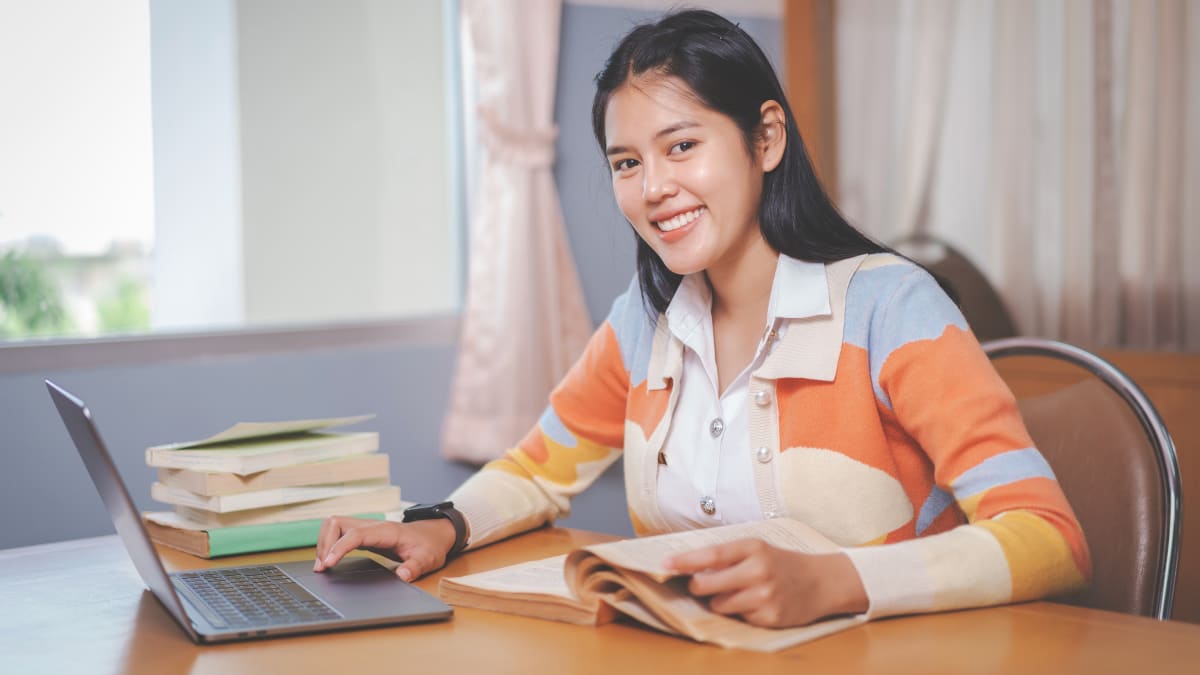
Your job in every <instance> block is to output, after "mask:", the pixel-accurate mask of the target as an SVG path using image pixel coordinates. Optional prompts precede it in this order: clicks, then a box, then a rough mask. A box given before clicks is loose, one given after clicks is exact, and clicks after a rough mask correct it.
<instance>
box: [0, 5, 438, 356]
mask: <svg viewBox="0 0 1200 675" xmlns="http://www.w3.org/2000/svg"><path fill="white" fill-rule="evenodd" d="M450 3H452V0H414V1H410V2H390V1H388V0H309V1H306V2H292V1H291V0H214V1H212V2H200V3H196V2H180V1H178V0H152V1H151V2H149V3H147V2H145V1H144V0H47V1H41V0H39V2H36V3H34V2H29V3H4V4H3V5H0V91H3V92H4V93H5V96H4V98H5V101H6V103H5V105H3V106H0V148H3V149H4V150H3V152H0V340H17V339H23V338H27V337H31V336H54V337H79V336H95V335H107V334H115V333H138V332H145V331H187V332H193V331H203V330H211V329H220V330H227V329H230V328H237V327H244V326H284V325H309V324H319V323H328V322H331V321H332V322H345V321H360V320H378V319H393V318H398V317H408V316H420V315H429V314H441V313H446V312H451V311H454V310H455V309H456V308H457V306H458V303H459V288H458V287H459V276H460V272H459V264H460V262H459V258H460V255H459V248H460V247H459V241H458V239H459V236H460V234H459V232H460V227H459V225H458V223H457V217H456V212H455V210H454V209H453V208H452V205H453V203H454V202H453V201H452V200H453V199H455V198H456V192H455V185H454V183H455V181H454V180H453V176H454V174H455V162H456V160H455V159H454V155H453V153H452V152H451V151H450V148H451V147H452V144H451V138H452V136H451V135H452V133H453V132H454V131H455V129H454V128H453V124H452V122H453V119H454V117H453V115H452V114H450V113H452V112H453V106H452V104H451V105H448V104H447V100H448V97H451V95H452V94H453V93H454V92H456V91H457V86H458V85H457V83H456V79H455V78H453V77H449V75H450V74H451V72H452V70H453V69H452V68H450V67H449V66H450V64H449V61H450V60H451V59H447V58H446V55H447V54H448V53H452V48H453V46H454V43H456V40H457V37H456V36H455V35H454V33H453V31H448V30H447V21H446V16H448V15H450V11H449V10H450V9H453V8H452V7H447V5H448V4H450ZM448 88H449V89H448Z"/></svg>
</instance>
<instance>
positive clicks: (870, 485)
mask: <svg viewBox="0 0 1200 675" xmlns="http://www.w3.org/2000/svg"><path fill="white" fill-rule="evenodd" d="M825 272H826V281H827V286H828V292H829V301H830V302H829V312H828V313H827V314H824V315H821V316H815V317H810V318H805V319H792V320H788V321H787V323H788V325H787V331H786V334H785V335H784V336H783V337H782V338H781V339H780V340H779V342H778V343H777V344H776V345H775V348H774V349H773V350H772V351H771V353H770V354H769V355H768V357H767V358H766V359H764V360H763V362H762V364H761V365H760V366H759V367H758V368H757V369H755V370H754V371H753V372H752V373H751V375H750V400H751V404H750V405H749V410H748V416H749V420H748V426H749V436H750V438H749V441H750V442H749V447H751V448H762V447H766V448H768V449H769V450H768V451H767V452H764V453H761V457H760V453H757V452H756V453H755V455H756V457H755V458H754V459H753V460H751V459H748V461H753V463H754V467H753V473H754V485H755V488H756V491H757V498H758V504H759V506H760V508H761V510H762V513H763V515H764V517H767V518H771V517H777V516H787V517H791V518H795V519H797V520H800V521H803V522H805V523H807V524H808V525H810V526H812V527H813V528H814V529H816V530H817V531H819V532H821V533H822V534H824V535H825V536H826V537H828V538H829V539H831V540H833V541H834V542H835V543H837V544H839V545H840V546H842V547H844V549H843V550H844V551H845V553H846V554H847V555H848V556H849V557H850V559H851V561H852V562H853V564H854V565H855V568H856V569H857V571H858V572H859V575H860V577H861V578H862V582H863V586H864V588H865V590H866V592H867V596H868V600H869V610H868V618H873V617H879V616H886V615H893V614H904V613H912V612H924V611H934V610H948V609H956V608H962V607H975V606H983V605H991V604H1001V603H1006V602H1017V601H1021V600H1029V599H1035V598H1040V597H1044V596H1047V595H1053V594H1058V593H1065V592H1069V591H1072V590H1076V589H1078V588H1080V587H1082V586H1083V585H1084V584H1086V582H1087V580H1088V579H1089V577H1090V575H1091V561H1090V557H1089V552H1088V548H1087V544H1086V542H1085V540H1084V537H1083V532H1082V530H1081V528H1080V526H1079V522H1078V520H1077V519H1076V518H1075V515H1074V513H1073V512H1072V510H1071V507H1070V505H1069V504H1068V503H1067V501H1066V498H1065V497H1064V495H1063V493H1062V490H1061V489H1060V487H1059V485H1058V483H1057V481H1056V480H1055V478H1054V473H1053V471H1052V470H1051V469H1050V467H1049V465H1048V464H1047V463H1046V461H1045V459H1043V458H1042V455H1041V453H1039V452H1038V451H1037V449H1036V448H1035V447H1034V446H1033V442H1032V440H1031V438H1030V437H1029V434H1028V432H1027V431H1026V430H1025V427H1024V424H1023V423H1022V421H1021V417H1020V413H1019V411H1018V410H1017V406H1016V400H1015V398H1014V397H1013V395H1012V393H1011V392H1010V391H1009V389H1008V388H1007V386H1006V385H1005V384H1004V382H1003V381H1002V380H1001V379H1000V377H999V375H998V374H997V373H996V371H995V369H994V368H992V366H991V362H990V361H989V360H988V358H987V356H986V354H984V352H983V350H982V349H981V348H980V346H979V343H978V342H977V341H976V339H975V337H974V335H973V334H972V333H971V331H970V329H969V328H968V327H967V324H966V321H965V319H964V318H963V316H962V314H961V313H960V312H959V311H958V308H957V307H956V306H955V305H954V303H953V301H951V300H950V298H949V297H947V296H946V294H945V293H944V292H942V290H941V288H940V287H939V286H938V285H937V283H936V281H935V280H934V279H933V278H932V277H931V276H930V275H929V274H928V273H927V272H926V271H925V270H923V269H922V268H920V267H919V266H917V265H914V264H913V263H911V262H909V261H907V260H905V259H902V258H900V257H898V256H894V255H891V254H871V255H862V256H857V257H854V258H847V259H844V260H840V261H837V262H833V263H827V264H826V265H825ZM681 363H682V346H681V343H680V342H679V341H678V339H676V338H674V337H673V336H672V334H671V332H670V331H669V330H668V329H667V327H666V322H665V317H663V316H661V315H659V316H654V315H653V314H652V313H651V312H649V311H648V310H647V309H646V307H645V306H644V305H643V304H642V302H641V296H640V292H639V290H638V287H637V284H636V280H635V281H634V282H631V283H630V286H629V288H628V289H627V290H626V291H625V293H623V294H622V295H621V296H620V297H618V298H617V299H616V300H615V301H614V302H613V305H612V309H611V310H610V312H609V314H608V317H607V318H606V319H605V320H604V322H603V323H602V324H601V325H600V327H599V328H598V329H597V330H596V332H595V333H594V334H593V336H592V338H591V340H590V341H589V343H588V345H587V348H586V349H585V351H584V353H583V355H582V356H581V357H580V359H579V360H578V361H577V362H576V363H575V365H574V366H573V367H572V368H571V370H570V371H569V372H568V373H567V375H566V376H565V377H564V379H563V381H562V382H561V383H560V384H559V385H558V387H556V388H555V390H554V391H553V392H552V393H551V395H550V404H549V406H548V407H547V408H546V410H545V412H544V413H543V414H542V416H541V418H540V419H539V420H538V423H537V424H536V425H535V426H534V428H533V429H531V430H530V432H529V433H528V434H527V435H526V436H525V437H524V439H522V440H521V441H520V443H519V444H518V445H517V447H515V448H512V449H510V450H509V451H508V452H506V453H505V454H504V456H503V457H501V458H500V459H497V460H494V461H492V462H489V463H488V464H486V465H485V466H484V467H483V468H482V469H481V470H480V471H478V472H477V473H476V474H475V475H473V476H472V477H470V478H469V479H468V480H467V481H466V482H464V483H463V485H462V486H460V487H459V488H458V489H457V490H456V491H455V492H454V493H453V494H452V495H451V499H452V500H453V501H454V503H455V505H456V506H457V507H458V508H459V510H460V511H461V512H462V513H463V514H464V516H465V518H466V519H467V521H468V525H469V529H470V540H469V547H470V548H474V547H477V546H481V545H484V544H487V543H490V542H492V541H495V540H497V539H500V538H503V537H506V536H509V535H512V534H516V533H518V532H522V531H525V530H527V529H531V528H533V527H537V526H540V525H542V524H545V523H547V522H550V521H553V520H554V519H556V518H559V517H562V516H564V515H567V514H568V513H569V512H570V499H571V497H572V496H574V495H576V494H578V493H579V492H581V491H582V490H584V489H585V488H586V487H587V486H588V485H590V484H591V483H592V482H593V481H594V480H595V479H596V478H597V477H598V476H599V475H600V474H601V473H602V472H603V471H604V469H605V468H607V467H608V466H609V465H611V464H612V463H613V462H614V461H616V460H617V459H618V458H621V459H623V462H624V475H625V491H626V499H627V501H628V508H629V515H630V519H631V521H632V524H633V528H634V532H635V533H637V534H638V535H639V536H640V535H648V534H658V533H663V532H666V531H668V530H669V528H668V526H667V524H666V522H665V521H664V519H663V518H662V516H661V514H660V513H659V511H658V506H657V499H656V483H657V481H656V475H657V469H658V466H659V463H658V453H659V450H660V449H661V448H662V445H663V440H664V438H665V436H666V434H667V430H668V429H669V428H670V425H671V420H672V416H673V413H674V408H675V403H676V398H677V396H676V395H677V392H678V390H677V388H676V387H674V386H673V383H674V382H675V381H676V379H677V378H678V375H679V373H680V369H681Z"/></svg>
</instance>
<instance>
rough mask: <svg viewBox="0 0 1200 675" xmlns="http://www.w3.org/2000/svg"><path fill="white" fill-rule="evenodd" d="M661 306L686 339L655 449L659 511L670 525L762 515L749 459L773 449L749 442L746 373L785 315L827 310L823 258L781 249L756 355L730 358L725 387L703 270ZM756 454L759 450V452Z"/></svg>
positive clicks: (781, 328) (779, 332) (783, 327)
mask: <svg viewBox="0 0 1200 675" xmlns="http://www.w3.org/2000/svg"><path fill="white" fill-rule="evenodd" d="M664 313H665V314H666V317H667V328H668V330H670V331H671V334H672V335H673V336H675V337H677V338H678V339H679V340H680V342H681V343H682V344H683V364H682V366H681V369H680V373H679V378H678V379H677V380H674V381H673V383H672V386H676V387H678V388H679V394H678V396H679V398H678V400H677V402H676V403H675V412H674V414H673V417H672V420H671V428H670V430H669V431H668V432H667V437H666V438H665V439H664V440H663V447H662V449H661V450H660V451H659V457H660V460H661V462H660V466H659V467H658V486H657V490H656V492H657V495H656V496H657V499H658V509H659V512H660V513H661V514H662V516H663V518H665V519H666V520H667V523H668V527H670V528H671V529H685V528H686V529H691V528H699V527H713V526H716V525H724V524H729V523H737V522H745V521H749V520H762V519H763V518H764V516H763V513H762V511H761V510H760V509H759V506H758V494H757V491H756V490H755V487H754V464H755V461H764V460H765V461H770V458H771V457H772V456H773V454H772V452H773V451H772V449H771V448H769V447H766V448H761V449H760V448H752V447H750V435H749V431H748V428H747V421H748V415H747V413H748V412H749V406H750V404H751V402H750V396H749V393H750V392H749V389H750V373H751V372H753V371H754V370H757V369H758V367H759V366H760V365H762V360H763V359H764V358H766V356H767V355H768V354H769V353H770V352H771V351H772V350H773V349H774V347H775V344H776V343H777V342H778V340H779V338H780V337H781V336H783V335H786V334H787V323H788V322H785V321H782V319H804V318H810V317H814V316H820V315H823V314H828V313H829V286H828V284H827V283H826V280H825V265H824V263H819V262H805V261H802V260H796V259H795V258H791V257H788V256H786V255H779V256H778V261H777V262H776V264H775V268H774V274H773V280H772V283H771V295H770V299H769V301H768V303H767V314H766V321H765V322H764V323H763V326H762V334H761V336H760V339H759V342H758V345H757V348H756V351H755V354H754V357H753V358H751V359H750V360H749V362H747V363H744V364H736V363H735V364H730V365H731V366H734V367H735V368H737V367H739V366H742V367H740V368H737V376H736V377H732V378H730V380H729V381H727V382H726V383H725V388H724V389H721V388H720V387H721V384H720V375H719V373H718V371H717V364H716V343H715V337H714V335H713V321H712V290H711V289H710V288H709V285H708V281H707V280H706V279H705V278H704V275H703V274H691V275H688V276H686V277H684V278H683V280H682V281H681V282H680V284H679V288H678V289H676V291H675V294H674V296H673V297H672V298H671V302H670V304H669V305H668V306H667V308H666V310H665V312H664ZM747 453H755V454H754V455H752V456H749V457H747ZM758 453H763V454H762V455H761V457H762V459H759V457H760V455H759V454H758ZM748 460H749V461H748Z"/></svg>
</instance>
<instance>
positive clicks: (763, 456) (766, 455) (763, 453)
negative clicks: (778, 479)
mask: <svg viewBox="0 0 1200 675" xmlns="http://www.w3.org/2000/svg"><path fill="white" fill-rule="evenodd" d="M754 456H755V457H757V458H758V461H759V462H761V463H763V464H766V463H767V462H770V461H771V459H772V458H774V457H775V453H773V452H771V449H770V448H768V447H767V446H765V445H764V446H762V447H761V448H759V449H758V450H755V451H754Z"/></svg>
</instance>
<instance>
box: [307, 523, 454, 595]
mask: <svg viewBox="0 0 1200 675" xmlns="http://www.w3.org/2000/svg"><path fill="white" fill-rule="evenodd" d="M454 535H455V533H454V525H452V524H451V523H450V521H449V520H447V519H446V518H435V519H433V520H418V521H415V522H411V523H397V522H394V521H389V520H365V519H362V518H349V517H346V516H331V517H329V518H326V519H325V522H323V523H321V532H320V534H318V535H317V561H316V563H315V564H314V565H313V571H315V572H324V571H325V570H327V569H329V568H330V567H333V566H334V565H336V564H337V563H338V561H339V560H341V559H342V558H343V557H344V556H345V555H346V554H347V553H349V552H350V551H353V550H354V549H356V548H364V549H367V550H368V551H373V552H375V553H378V554H380V555H383V556H387V557H388V558H391V559H393V560H398V561H399V562H400V565H399V566H398V567H396V569H395V572H396V576H398V577H400V578H401V579H403V580H404V581H413V580H415V579H417V578H419V577H421V576H423V575H425V574H428V573H430V572H432V571H434V570H436V569H438V568H440V567H441V566H442V565H445V564H446V556H447V555H448V554H449V553H450V549H451V548H452V547H453V546H454Z"/></svg>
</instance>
